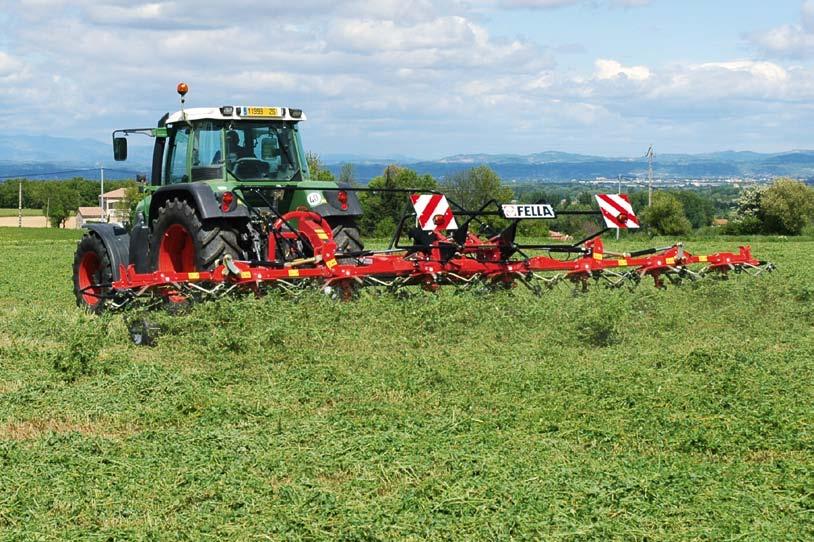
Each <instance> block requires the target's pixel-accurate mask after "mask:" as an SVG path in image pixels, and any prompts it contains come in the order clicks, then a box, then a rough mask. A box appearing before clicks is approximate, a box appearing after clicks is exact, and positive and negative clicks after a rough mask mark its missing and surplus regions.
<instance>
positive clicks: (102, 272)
mask: <svg viewBox="0 0 814 542" xmlns="http://www.w3.org/2000/svg"><path fill="white" fill-rule="evenodd" d="M112 282H113V267H112V265H111V264H110V255H109V254H108V252H107V248H106V247H105V244H104V243H103V242H102V240H101V239H100V238H99V237H98V236H96V235H94V234H92V233H86V234H85V235H84V237H82V239H81V240H80V241H79V244H78V245H77V247H76V254H74V259H73V291H74V295H75V296H76V304H77V305H78V306H79V307H84V308H85V309H87V310H89V311H91V312H95V313H101V312H103V311H104V308H105V299H106V295H107V294H108V292H109V291H110V285H111V283H112Z"/></svg>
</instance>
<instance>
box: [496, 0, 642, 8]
mask: <svg viewBox="0 0 814 542" xmlns="http://www.w3.org/2000/svg"><path fill="white" fill-rule="evenodd" d="M598 1H599V0H498V6H499V7H502V8H504V9H556V8H562V7H568V6H575V5H579V4H585V5H589V6H594V5H599V4H598V3H597V2H598ZM604 1H605V3H606V4H607V5H608V6H610V7H621V8H634V7H643V6H647V5H649V4H650V3H651V1H652V0H604Z"/></svg>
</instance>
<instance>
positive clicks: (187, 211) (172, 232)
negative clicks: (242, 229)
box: [150, 198, 242, 273]
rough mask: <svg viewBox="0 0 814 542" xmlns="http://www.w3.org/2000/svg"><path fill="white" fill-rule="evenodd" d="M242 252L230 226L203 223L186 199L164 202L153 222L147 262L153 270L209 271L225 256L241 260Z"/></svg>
mask: <svg viewBox="0 0 814 542" xmlns="http://www.w3.org/2000/svg"><path fill="white" fill-rule="evenodd" d="M241 252H242V251H241V249H240V244H239V242H238V233H237V231H236V229H235V228H234V227H232V225H230V224H228V223H226V222H225V221H222V220H205V221H202V220H201V219H200V218H198V214H197V213H196V212H195V209H194V208H193V207H192V206H191V205H190V204H189V203H188V202H186V201H185V200H179V199H178V198H173V199H171V200H169V201H167V202H166V203H164V205H162V206H161V207H160V208H159V209H158V214H157V215H156V218H155V220H153V231H152V236H151V243H150V260H151V266H152V269H154V270H156V271H161V272H165V273H189V272H191V271H211V270H212V269H214V268H215V266H216V264H217V263H218V262H219V261H220V260H222V259H223V257H224V256H227V255H229V256H231V257H233V258H235V259H240V255H241Z"/></svg>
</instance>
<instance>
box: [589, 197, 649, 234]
mask: <svg viewBox="0 0 814 542" xmlns="http://www.w3.org/2000/svg"><path fill="white" fill-rule="evenodd" d="M596 202H597V203H599V210H600V211H602V218H604V219H605V224H606V225H607V226H608V227H609V228H638V227H639V219H637V218H636V213H634V212H633V206H632V205H631V204H630V198H629V197H628V195H627V194H597V195H596Z"/></svg>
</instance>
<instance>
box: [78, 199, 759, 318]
mask: <svg viewBox="0 0 814 542" xmlns="http://www.w3.org/2000/svg"><path fill="white" fill-rule="evenodd" d="M287 189H289V188H287V187H282V186H281V187H279V188H275V190H282V191H285V190H287ZM336 190H337V191H341V192H342V193H347V192H352V191H357V192H359V191H368V190H371V189H367V188H356V189H353V188H348V187H344V188H337V189H336ZM378 191H389V192H398V193H403V194H404V195H405V196H409V203H407V202H406V201H405V203H407V205H406V207H405V212H404V213H403V214H402V217H401V220H400V222H399V224H398V225H397V228H396V231H395V233H394V235H393V238H392V240H391V241H390V244H389V246H388V247H387V248H385V249H382V250H364V249H363V250H352V251H348V250H345V251H339V250H338V249H337V243H336V242H335V241H334V237H333V233H332V228H331V226H330V224H329V223H328V221H327V220H326V219H325V218H324V217H323V216H321V215H320V214H318V213H317V212H314V211H311V210H294V211H289V212H286V213H278V212H277V211H276V207H275V206H274V205H273V203H272V202H270V201H268V200H267V198H266V197H265V195H264V194H263V193H262V190H260V189H258V188H256V187H251V186H238V187H237V188H236V189H234V190H233V191H232V192H230V194H233V195H234V198H235V200H236V201H238V202H239V203H240V204H241V205H245V206H246V208H247V209H248V211H249V213H250V214H251V215H252V216H254V217H255V220H256V223H257V224H259V227H257V228H256V229H257V230H258V231H259V232H260V236H259V244H258V249H257V250H256V251H255V254H261V255H262V257H261V258H257V257H255V258H254V259H239V258H235V257H233V256H231V255H229V254H226V255H225V256H223V257H222V258H221V259H219V260H217V261H216V262H215V264H214V265H213V267H212V268H211V269H197V268H195V262H196V261H198V258H196V255H195V250H196V245H195V243H193V238H192V236H191V235H190V232H187V231H184V228H183V226H181V225H178V227H177V228H175V229H173V228H169V229H167V230H166V231H165V232H164V236H165V239H164V240H163V241H162V242H161V243H160V244H158V246H159V247H160V248H161V253H160V254H159V255H158V257H157V258H156V259H155V261H156V262H157V264H156V266H155V268H154V269H152V270H148V271H147V272H138V271H137V270H136V266H135V265H133V264H132V263H126V261H118V262H117V265H116V266H115V268H113V269H111V270H110V273H109V276H110V277H111V280H108V281H104V280H100V279H101V278H102V273H101V271H100V269H101V267H102V265H101V264H100V262H98V261H97V262H95V264H96V265H95V266H94V265H93V264H94V261H90V260H88V261H87V262H81V261H80V262H79V263H78V265H76V266H75V270H76V271H75V273H76V276H75V283H76V285H77V301H78V302H79V304H80V305H85V306H87V307H89V308H90V309H92V310H97V311H98V310H102V309H121V308H124V307H127V306H129V305H132V304H134V303H139V304H141V305H144V304H146V305H148V306H158V305H165V304H173V303H179V302H188V301H198V300H203V299H207V298H218V297H222V296H226V295H230V294H237V293H250V294H261V293H263V292H264V291H265V290H267V289H269V288H279V289H282V290H285V291H289V292H294V293H296V292H298V291H299V290H301V289H303V288H305V287H308V286H315V287H317V288H320V289H322V290H323V291H325V292H326V293H329V294H330V295H332V296H335V297H338V298H340V299H351V298H353V297H354V296H355V295H356V293H357V292H358V291H359V290H360V289H361V288H362V287H378V288H380V289H384V290H388V291H393V292H395V291H398V290H400V289H402V288H408V287H419V288H423V289H425V290H428V291H435V290H437V289H438V288H439V287H441V286H443V285H451V286H454V287H457V288H461V289H468V288H473V287H483V288H487V289H505V288H511V287H513V286H515V285H516V284H518V283H519V284H523V285H524V286H526V287H528V288H529V289H530V290H531V291H532V292H534V293H536V294H541V293H542V292H543V287H551V286H553V285H554V284H557V283H559V282H566V283H571V284H573V285H574V287H575V288H576V289H578V290H585V289H587V287H588V285H589V283H590V282H594V281H595V282H601V283H604V284H605V285H607V286H608V287H621V286H625V285H627V286H630V287H633V286H636V285H638V284H639V283H640V282H641V280H642V279H643V278H644V277H651V278H652V279H653V281H654V284H655V286H656V287H664V286H665V285H666V284H667V283H671V284H678V283H681V282H682V281H685V280H686V281H696V280H699V279H702V278H704V277H707V276H717V277H725V276H727V274H728V273H730V272H735V273H741V272H745V273H749V274H753V275H755V274H759V273H761V272H763V271H771V270H772V269H773V268H774V266H773V265H772V264H771V263H768V262H764V261H761V260H757V259H755V258H754V257H753V256H752V253H751V250H750V247H748V246H742V247H740V248H739V250H738V251H737V252H716V253H714V254H707V255H697V254H691V253H690V252H688V251H686V250H685V249H684V246H683V244H681V243H677V244H674V245H671V246H667V247H661V248H648V249H644V250H638V251H634V252H630V253H619V252H610V251H607V250H605V247H604V245H603V243H602V240H601V236H602V234H604V233H606V232H608V231H609V230H611V229H614V228H638V227H639V223H638V219H637V217H636V215H635V213H634V211H633V209H632V207H631V205H630V201H629V199H628V198H627V196H625V195H623V194H622V195H618V194H613V195H598V196H596V200H597V203H598V206H599V210H597V211H573V210H572V211H567V210H566V211H556V210H555V209H553V208H552V206H551V205H549V204H546V203H544V202H539V203H535V204H515V203H512V204H499V203H498V202H495V201H490V202H488V203H486V204H485V205H483V206H482V207H481V208H479V209H477V210H466V209H463V208H461V207H460V206H459V205H457V204H456V203H455V202H453V201H452V200H450V199H449V198H447V197H446V196H444V195H443V194H440V193H436V192H433V193H423V194H417V193H413V191H410V190H399V189H393V190H378ZM406 199H407V198H406V197H405V200H406ZM251 201H266V202H267V203H268V205H263V209H262V211H261V210H259V209H257V208H256V206H254V205H252V204H250V203H249V202H251ZM410 204H411V205H410ZM561 215H590V216H595V217H596V218H597V219H598V220H600V222H599V223H600V224H603V225H604V228H602V227H600V228H599V230H598V231H597V232H596V233H595V234H593V235H591V236H589V237H587V238H585V239H582V240H579V241H577V242H574V243H571V244H567V243H566V244H563V243H561V244H523V243H521V242H518V239H517V227H518V224H519V223H520V221H522V220H545V219H553V218H555V217H557V216H561ZM486 217H498V218H499V219H502V220H501V222H502V223H503V224H504V225H505V226H504V227H503V228H502V229H501V230H499V231H498V230H494V229H493V228H491V227H489V225H488V224H487V222H488V220H485V219H486ZM475 229H478V230H479V231H478V233H475V232H474V231H473V230H475ZM88 235H91V236H93V235H95V234H94V232H93V231H91V232H89V234H88ZM407 240H409V242H407ZM98 241H99V242H100V243H112V242H113V241H112V240H111V239H107V240H106V239H102V238H101V237H99V238H98ZM256 244H257V243H256ZM113 250H115V247H113V246H110V247H106V251H107V253H108V254H110V253H111V252H112V251H113ZM85 254H86V255H85V256H84V257H85V258H89V259H92V258H94V257H98V256H94V255H93V254H96V253H95V252H86V253H85ZM87 254H91V255H90V256H88V255H87ZM77 257H79V254H78V255H77ZM102 257H104V253H103V254H102ZM114 259H115V258H114ZM111 265H112V264H111Z"/></svg>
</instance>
